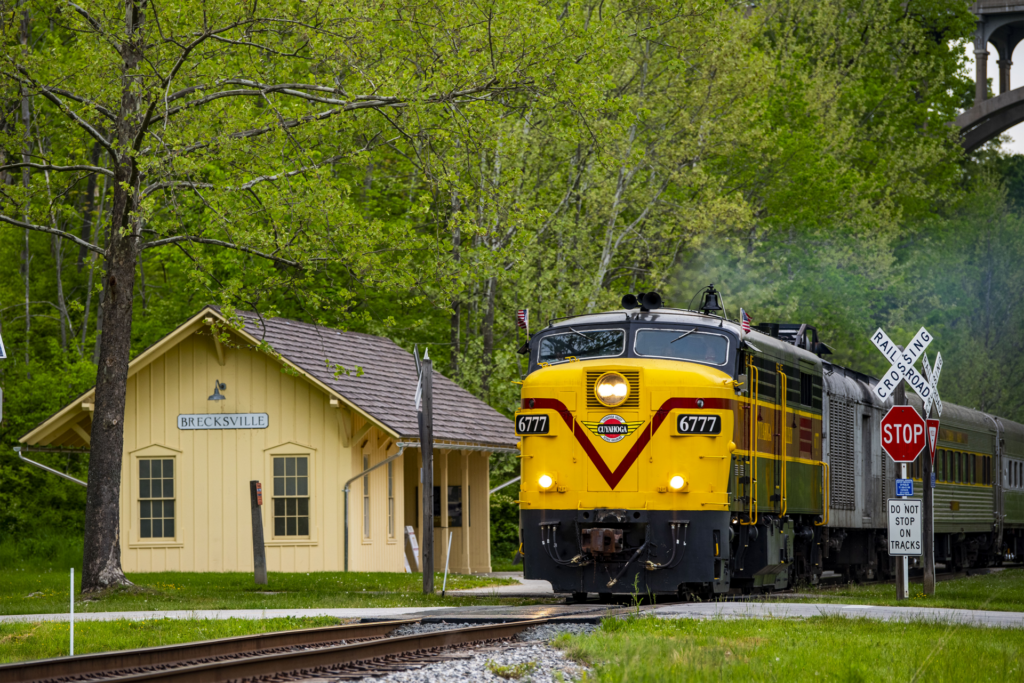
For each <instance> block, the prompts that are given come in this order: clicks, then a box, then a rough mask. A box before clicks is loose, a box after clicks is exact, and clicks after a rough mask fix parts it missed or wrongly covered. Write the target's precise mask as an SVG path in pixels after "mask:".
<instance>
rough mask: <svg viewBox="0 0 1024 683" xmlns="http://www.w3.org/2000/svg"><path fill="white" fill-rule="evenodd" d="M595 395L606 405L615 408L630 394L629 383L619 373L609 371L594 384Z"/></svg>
mask: <svg viewBox="0 0 1024 683" xmlns="http://www.w3.org/2000/svg"><path fill="white" fill-rule="evenodd" d="M594 395H595V396H597V400H598V401H600V402H601V403H603V404H604V405H606V406H608V407H609V408H614V407H615V406H617V405H621V404H622V403H624V402H625V400H626V397H627V396H629V384H628V383H627V382H626V378H625V377H623V376H622V375H620V374H619V373H617V372H608V373H605V374H603V375H601V377H600V378H598V380H597V382H596V383H595V384H594Z"/></svg>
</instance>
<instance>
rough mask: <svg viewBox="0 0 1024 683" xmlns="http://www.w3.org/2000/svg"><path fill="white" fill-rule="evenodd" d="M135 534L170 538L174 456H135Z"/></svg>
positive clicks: (172, 514)
mask: <svg viewBox="0 0 1024 683" xmlns="http://www.w3.org/2000/svg"><path fill="white" fill-rule="evenodd" d="M139 536H140V537H141V538H174V460H173V459H172V458H159V459H157V458H146V459H142V460H139Z"/></svg>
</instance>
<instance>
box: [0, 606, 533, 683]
mask: <svg viewBox="0 0 1024 683" xmlns="http://www.w3.org/2000/svg"><path fill="white" fill-rule="evenodd" d="M547 621H549V620H548V619H531V620H526V621H515V622H509V623H503V624H483V625H480V626H472V627H468V628H460V629H452V630H447V631H433V632H429V633H417V634H413V635H407V636H389V634H390V633H391V632H392V631H394V630H395V629H396V628H398V627H399V626H402V625H405V624H412V623H416V622H417V620H402V621H387V622H374V623H370V624H353V625H349V626H329V627H325V628H316V629H302V630H297V631H282V632H278V633H265V634H262V635H257V636H239V637H235V638H224V639H220V640H208V641H204V642H200V643H185V644H181V645H167V646H163V647H155V648H144V649H139V650H126V651H123V652H104V653H97V654H90V655H81V656H78V657H60V658H56V659H46V660H40V661H36V662H25V663H18V664H5V665H3V666H0V681H4V682H5V683H28V682H30V681H32V682H40V683H41V682H42V681H47V682H52V683H58V682H59V683H73V682H75V681H82V682H89V683H92V682H99V681H117V682H118V683H129V682H135V681H146V682H147V683H155V682H160V683H171V682H173V683H183V682H185V681H188V682H189V683H222V682H225V681H236V680H242V681H265V682H273V683H278V682H282V681H300V680H303V679H310V678H314V679H315V678H320V679H323V678H325V677H330V678H332V679H356V678H362V677H364V676H370V675H382V674H384V673H388V672H391V671H400V670H405V669H410V668H419V667H421V666H424V665H426V664H430V663H434V662H439V661H444V660H446V659H453V658H456V659H457V658H461V657H460V656H458V655H452V654H451V653H449V652H447V651H448V650H450V649H451V648H455V647H460V646H466V645H482V644H487V643H491V642H494V641H500V640H505V639H508V638H511V637H513V636H515V635H517V634H518V633H521V632H522V631H524V630H526V629H528V628H530V627H531V626H537V625H540V624H543V623H546V622H547Z"/></svg>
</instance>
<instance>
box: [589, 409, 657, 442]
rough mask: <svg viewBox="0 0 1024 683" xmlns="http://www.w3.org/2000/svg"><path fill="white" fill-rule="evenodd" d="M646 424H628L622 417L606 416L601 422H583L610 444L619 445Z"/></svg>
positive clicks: (640, 422)
mask: <svg viewBox="0 0 1024 683" xmlns="http://www.w3.org/2000/svg"><path fill="white" fill-rule="evenodd" d="M643 423H644V421H643V420H640V421H639V422H626V418H624V417H622V416H621V415H605V416H604V417H602V418H601V421H600V422H583V426H584V427H586V428H587V429H589V430H590V431H591V432H593V433H594V434H596V435H597V436H599V437H601V438H602V439H604V440H605V441H607V442H608V443H618V442H619V441H622V440H623V439H625V438H626V437H627V436H629V435H630V434H632V433H633V432H635V431H636V430H637V429H639V428H640V425H642V424H643Z"/></svg>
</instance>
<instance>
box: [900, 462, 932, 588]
mask: <svg viewBox="0 0 1024 683" xmlns="http://www.w3.org/2000/svg"><path fill="white" fill-rule="evenodd" d="M900 470H901V475H900V476H901V477H902V478H903V479H906V478H907V463H901V464H900ZM928 483H929V484H930V483H931V482H928ZM900 498H902V499H904V500H906V498H907V497H906V496H900ZM900 562H901V563H902V564H903V566H902V567H900V571H901V572H902V573H903V599H904V600H906V599H908V598H909V597H910V558H909V557H907V556H906V555H904V556H903V557H901V558H900Z"/></svg>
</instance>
